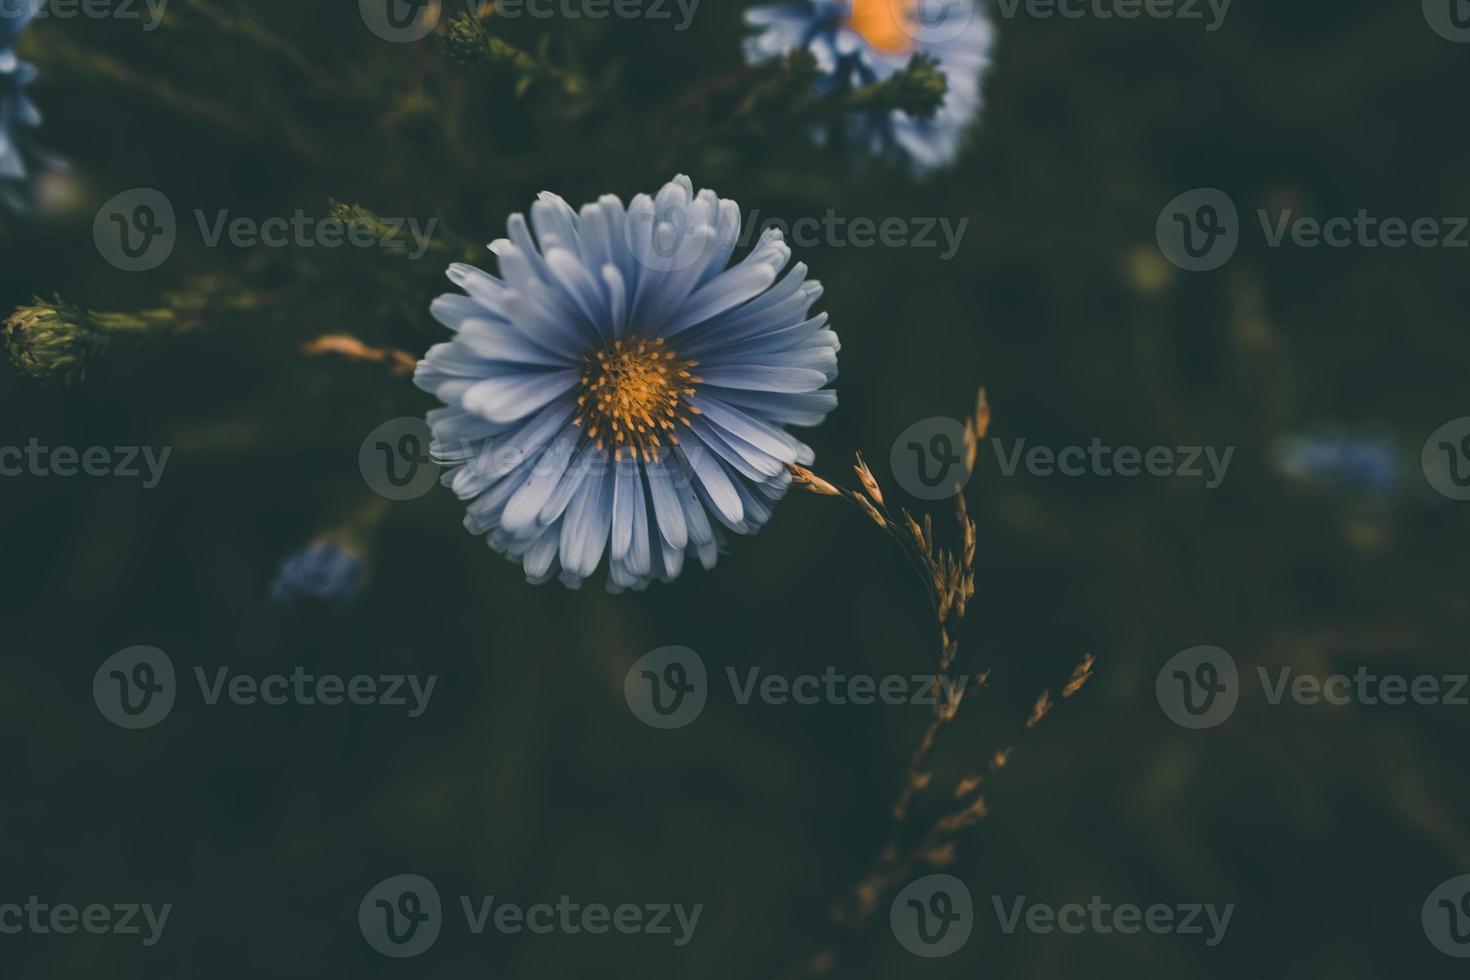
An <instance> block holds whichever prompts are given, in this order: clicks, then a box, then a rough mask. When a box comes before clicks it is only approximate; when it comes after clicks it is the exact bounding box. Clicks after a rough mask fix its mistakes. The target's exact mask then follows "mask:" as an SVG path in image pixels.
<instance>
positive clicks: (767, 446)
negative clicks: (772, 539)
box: [414, 175, 838, 591]
mask: <svg viewBox="0 0 1470 980" xmlns="http://www.w3.org/2000/svg"><path fill="white" fill-rule="evenodd" d="M740 222H741V217H740V209H739V207H738V206H737V205H736V203H735V202H734V201H730V200H721V199H720V198H719V197H718V196H716V195H715V193H714V192H713V191H709V190H701V191H699V192H698V193H697V194H696V193H695V191H694V185H693V184H692V183H691V182H690V180H689V178H688V177H685V176H682V175H681V176H678V177H676V178H674V180H673V181H671V182H670V183H668V184H667V185H665V186H664V188H663V189H662V190H660V191H659V192H658V194H657V195H655V196H649V195H647V194H640V195H638V196H637V197H635V198H634V199H633V201H632V203H631V204H629V205H627V206H626V207H625V206H624V204H623V202H622V200H621V199H620V198H618V197H615V196H613V195H605V196H603V197H602V198H600V199H598V200H597V201H596V202H594V203H591V204H587V205H584V206H583V207H582V209H581V210H580V211H574V210H573V209H572V208H571V207H570V206H569V205H568V204H567V202H566V201H564V200H562V199H561V198H560V197H557V196H556V195H555V194H549V193H543V194H542V195H541V196H540V198H539V199H538V200H537V201H536V203H535V204H533V205H532V207H531V220H530V222H529V224H528V223H527V221H526V219H525V218H524V217H523V216H522V215H520V214H515V215H512V216H511V218H510V220H509V222H508V234H509V237H508V238H506V239H501V240H499V241H496V242H493V243H491V245H490V250H491V251H492V252H493V253H495V255H496V257H497V259H498V261H499V271H500V276H499V277H496V276H492V275H490V274H488V273H485V272H482V271H481V270H479V269H476V268H474V267H473V266H469V265H462V264H457V265H453V266H450V268H449V278H450V280H451V281H452V282H454V283H455V284H456V285H458V286H459V287H460V288H461V289H463V290H464V291H465V293H467V294H468V295H459V294H453V295H446V296H441V297H439V298H438V299H437V300H435V301H434V303H433V305H432V307H431V313H432V314H433V316H434V318H435V319H437V320H438V321H439V322H440V323H442V324H443V325H444V326H446V327H448V328H449V329H450V330H452V331H454V332H455V336H454V339H453V340H451V341H449V342H447V343H443V344H438V345H436V346H435V347H433V348H432V349H431V350H430V351H429V352H428V354H426V355H425V357H424V359H423V360H422V361H420V362H419V365H418V369H417V371H416V373H415V375H414V381H415V382H416V383H417V384H418V386H419V387H420V388H423V389H424V390H425V391H428V392H432V393H433V394H434V395H436V396H437V397H438V398H439V399H440V400H441V401H442V402H444V404H445V405H446V406H447V407H445V408H439V409H435V410H433V411H431V412H430V413H429V416H428V420H429V424H430V426H431V427H432V429H433V433H434V440H433V445H432V449H431V451H432V452H433V454H434V456H435V458H436V459H438V460H439V461H440V462H441V463H443V465H444V466H445V467H446V471H445V473H444V475H443V482H444V483H445V485H446V486H448V487H450V488H451V489H453V490H454V492H455V494H456V495H458V496H459V498H460V499H461V500H466V501H470V503H469V507H468V513H467V515H466V517H465V526H466V527H467V528H468V529H469V530H470V531H471V533H474V534H483V535H485V536H486V537H487V538H488V540H489V543H490V546H491V547H492V548H494V549H495V550H496V551H498V552H500V553H502V554H504V555H506V556H507V557H508V558H510V559H511V560H512V561H515V562H519V563H520V564H521V565H522V566H523V567H524V569H525V572H526V576H527V578H528V579H529V580H530V581H532V582H537V583H539V582H545V581H548V580H550V579H551V578H553V577H558V578H560V580H561V581H562V582H563V583H564V584H565V585H567V586H569V587H572V588H575V587H577V586H579V585H580V584H581V583H582V580H583V579H585V578H587V577H588V576H590V575H592V574H593V572H594V571H595V570H596V569H597V568H598V566H599V565H600V564H601V562H602V560H603V556H604V554H606V555H607V558H608V585H609V588H610V589H611V590H612V591H619V590H621V589H625V588H643V587H645V586H647V585H648V583H649V582H651V581H653V580H654V579H659V580H662V581H671V580H673V579H674V578H676V577H677V576H678V575H679V573H680V571H681V570H682V569H683V566H684V561H685V558H686V556H689V555H693V556H695V557H697V558H698V559H699V561H700V562H701V563H702V564H703V565H704V567H705V568H711V567H713V566H714V563H715V559H716V557H717V554H718V551H719V546H720V544H721V541H722V531H729V532H732V533H735V534H752V533H754V532H755V531H756V530H758V529H759V528H760V527H761V526H762V525H764V524H765V523H766V521H767V520H769V519H770V516H771V510H772V507H773V506H774V504H775V503H776V501H777V500H779V499H780V498H781V497H782V496H783V495H784V494H785V492H786V490H787V488H788V487H789V486H790V483H791V475H790V471H789V469H788V466H789V465H790V464H795V463H801V464H807V463H810V462H811V461H812V459H813V454H812V451H811V449H809V448H808V447H807V446H805V445H803V444H802V443H801V442H799V441H797V440H796V439H795V438H794V437H792V436H791V435H790V434H789V433H788V432H787V431H786V427H787V426H792V425H800V426H811V425H816V424H818V423H820V422H821V421H822V420H823V419H824V418H825V417H826V416H827V413H829V412H830V411H832V409H833V408H835V407H836V405H837V394H836V392H834V391H832V390H830V389H827V388H826V387H825V386H826V385H827V384H828V383H829V382H831V381H832V380H833V379H834V378H836V376H837V350H838V343H837V336H836V334H834V333H833V331H832V330H831V329H830V328H829V327H828V326H827V316H826V314H819V315H817V316H814V317H809V316H808V313H809V311H810V310H811V307H812V304H813V303H815V302H816V300H817V299H818V297H820V296H821V294H822V287H821V285H820V284H819V283H817V282H815V281H813V280H809V279H807V269H806V266H805V265H802V264H800V263H798V264H797V265H795V266H793V267H792V268H791V270H790V271H789V272H787V273H786V274H785V276H784V277H783V276H782V275H781V273H782V270H783V269H785V267H786V265H787V263H788V262H789V261H790V259H791V250H790V248H788V247H787V245H786V243H785V242H784V241H783V240H782V237H781V233H780V232H779V231H775V230H771V231H767V232H766V233H765V234H763V235H762V236H761V239H760V241H759V242H758V243H757V244H756V245H755V247H754V248H753V249H752V250H751V251H750V253H749V254H748V255H747V256H745V257H744V258H743V259H742V260H741V261H739V262H736V263H734V264H731V258H732V256H733V253H734V251H735V246H736V243H737V241H738V240H739V238H740ZM533 231H534V238H533V234H532V233H533Z"/></svg>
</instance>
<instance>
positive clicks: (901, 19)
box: [847, 0, 918, 54]
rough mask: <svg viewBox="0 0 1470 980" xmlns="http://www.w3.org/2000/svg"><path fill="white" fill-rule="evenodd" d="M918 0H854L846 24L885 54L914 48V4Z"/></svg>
mask: <svg viewBox="0 0 1470 980" xmlns="http://www.w3.org/2000/svg"><path fill="white" fill-rule="evenodd" d="M917 2H918V0H852V12H851V13H850V14H848V15H847V26H848V27H850V28H852V29H853V30H855V31H857V32H858V33H859V34H861V35H862V36H863V40H865V41H867V42H868V43H869V44H870V45H872V46H873V48H874V50H876V51H881V52H883V53H884V54H903V53H905V52H908V51H912V50H913V48H914V38H913V35H912V33H911V31H912V28H911V27H910V25H911V24H912V23H913V22H914V5H915V4H916V3H917Z"/></svg>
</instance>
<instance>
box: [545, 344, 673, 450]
mask: <svg viewBox="0 0 1470 980" xmlns="http://www.w3.org/2000/svg"><path fill="white" fill-rule="evenodd" d="M696 363H697V362H696V361H681V360H679V358H678V356H677V355H676V354H675V353H674V352H673V351H671V350H667V349H665V347H664V340H663V338H662V337H660V338H658V339H657V340H648V339H646V338H642V337H638V338H633V339H630V340H616V341H613V345H612V347H610V348H608V349H605V350H600V351H598V352H597V353H596V354H594V355H592V356H591V357H589V358H587V359H586V360H585V361H584V362H583V364H584V368H585V369H584V371H583V373H582V392H581V394H580V395H578V396H577V417H576V418H575V419H573V420H572V424H573V425H584V424H585V425H586V426H587V435H588V436H589V437H590V438H592V439H595V440H596V441H597V448H599V449H605V448H607V444H608V443H611V444H612V446H613V450H614V452H615V453H616V454H617V455H619V456H621V455H622V451H623V449H624V447H626V448H628V449H629V450H631V452H632V453H633V456H634V458H637V456H638V455H639V451H640V450H641V451H642V454H643V456H644V458H645V459H653V458H655V456H656V450H657V449H658V447H659V446H660V445H662V443H663V441H664V439H665V438H666V437H667V440H668V442H669V443H673V444H676V443H678V441H679V440H678V438H677V437H675V435H674V426H675V423H678V422H684V423H686V424H687V423H688V421H689V415H691V414H693V415H697V414H699V409H697V408H695V407H694V406H693V405H690V404H689V402H688V401H686V399H688V398H689V396H691V395H693V394H694V385H696V384H698V383H699V380H700V379H699V378H696V377H695V376H694V375H693V374H692V373H691V372H690V369H691V368H693V367H694V366H695V365H696Z"/></svg>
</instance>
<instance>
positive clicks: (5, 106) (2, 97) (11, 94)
mask: <svg viewBox="0 0 1470 980" xmlns="http://www.w3.org/2000/svg"><path fill="white" fill-rule="evenodd" d="M40 3H41V0H0V195H3V197H4V198H5V199H6V200H7V202H8V203H10V204H11V205H12V206H15V205H18V204H20V203H21V200H22V199H21V198H20V197H18V195H17V189H16V187H15V186H14V185H15V183H16V182H22V181H25V180H27V179H28V177H29V176H30V170H29V168H28V167H27V166H26V161H25V158H24V156H23V155H22V153H21V147H20V143H19V132H20V129H21V128H22V127H34V126H39V125H40V124H41V113H40V112H39V111H38V110H37V109H36V106H35V104H34V103H32V102H31V100H30V99H28V98H27V97H26V94H25V90H26V86H28V85H30V83H31V82H32V81H33V80H34V79H35V77H36V69H35V66H34V65H30V64H27V63H26V62H24V61H21V60H20V58H18V57H17V56H16V53H15V39H16V38H17V37H18V36H19V35H20V32H21V31H22V30H24V29H25V27H26V25H27V24H28V23H30V21H31V18H32V17H33V16H35V12H36V10H37V9H38V8H39V6H40Z"/></svg>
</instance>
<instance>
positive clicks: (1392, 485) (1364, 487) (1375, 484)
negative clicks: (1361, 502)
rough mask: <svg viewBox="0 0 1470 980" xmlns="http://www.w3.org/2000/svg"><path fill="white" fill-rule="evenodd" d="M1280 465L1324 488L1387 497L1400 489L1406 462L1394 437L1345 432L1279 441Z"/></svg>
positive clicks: (1293, 475) (1294, 476)
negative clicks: (1396, 445) (1400, 454)
mask: <svg viewBox="0 0 1470 980" xmlns="http://www.w3.org/2000/svg"><path fill="white" fill-rule="evenodd" d="M1275 459H1276V466H1277V468H1278V469H1279V470H1280V471H1281V472H1282V473H1283V474H1285V475H1286V476H1288V477H1291V478H1292V479H1296V480H1301V481H1303V482H1306V483H1310V484H1312V485H1313V486H1316V487H1319V488H1321V489H1323V490H1331V491H1338V492H1349V493H1351V492H1360V493H1364V492H1365V493H1371V494H1377V495H1380V496H1386V495H1388V494H1391V493H1393V491H1394V490H1396V489H1397V488H1398V485H1399V480H1400V478H1401V477H1402V461H1401V459H1400V456H1399V452H1398V449H1397V448H1396V447H1395V446H1394V444H1393V442H1392V440H1390V439H1388V438H1385V437H1382V436H1355V435H1347V434H1343V433H1298V434H1293V435H1288V436H1283V437H1282V438H1281V439H1279V440H1278V441H1277V444H1276V453H1275Z"/></svg>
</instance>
